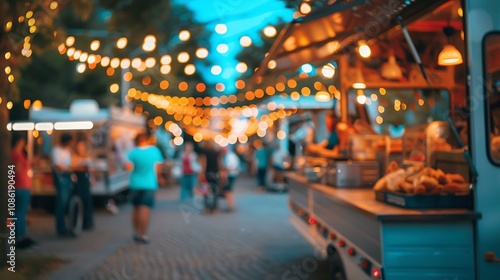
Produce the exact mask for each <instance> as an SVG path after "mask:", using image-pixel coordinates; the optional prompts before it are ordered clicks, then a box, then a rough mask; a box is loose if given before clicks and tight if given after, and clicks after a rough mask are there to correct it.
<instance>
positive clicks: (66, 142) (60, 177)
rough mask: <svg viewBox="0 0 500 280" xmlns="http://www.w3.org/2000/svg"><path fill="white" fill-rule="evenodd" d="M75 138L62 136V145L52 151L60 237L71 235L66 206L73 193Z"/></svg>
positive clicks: (57, 223) (57, 228) (57, 225)
mask: <svg viewBox="0 0 500 280" xmlns="http://www.w3.org/2000/svg"><path fill="white" fill-rule="evenodd" d="M72 141H73V137H72V136H71V135H70V134H63V135H61V140H60V145H59V146H56V147H54V148H53V149H52V154H51V161H52V171H53V174H54V185H55V188H56V205H55V212H54V215H55V218H56V231H57V234H58V235H60V236H68V235H70V233H69V231H68V228H67V226H66V220H65V214H66V206H67V205H68V202H69V199H70V197H71V192H72V183H71V171H72V169H71V148H70V147H71V143H72Z"/></svg>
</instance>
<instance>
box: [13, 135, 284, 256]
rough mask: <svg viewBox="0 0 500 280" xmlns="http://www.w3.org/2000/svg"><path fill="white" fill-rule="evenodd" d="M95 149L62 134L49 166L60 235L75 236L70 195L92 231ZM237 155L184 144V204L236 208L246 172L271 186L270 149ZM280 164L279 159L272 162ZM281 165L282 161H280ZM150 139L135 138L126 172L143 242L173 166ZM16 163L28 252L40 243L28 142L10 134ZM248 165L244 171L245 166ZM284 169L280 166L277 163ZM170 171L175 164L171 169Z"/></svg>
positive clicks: (137, 235)
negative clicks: (34, 229) (32, 213)
mask: <svg viewBox="0 0 500 280" xmlns="http://www.w3.org/2000/svg"><path fill="white" fill-rule="evenodd" d="M91 149H92V146H91V145H90V144H89V142H87V141H83V140H79V141H75V139H74V137H73V136H72V135H71V134H69V133H64V134H62V135H60V137H58V139H57V144H56V145H55V146H54V147H52V149H51V154H50V162H51V168H52V174H53V185H54V188H55V205H54V216H55V230H56V233H57V234H58V235H59V236H61V237H73V236H75V232H73V231H72V229H71V226H72V225H69V224H67V223H68V219H67V213H68V204H69V201H70V199H71V198H72V196H77V197H79V198H80V199H81V202H82V205H83V221H82V229H83V230H92V229H93V228H94V218H93V216H94V206H93V196H92V191H91V186H92V184H93V183H92V182H93V175H92V172H93V168H94V166H93V165H94V163H93V157H92V155H91ZM246 152H247V154H242V153H241V151H240V152H239V153H236V152H235V150H234V147H231V146H227V147H220V146H219V145H217V144H216V143H215V142H214V141H213V140H208V141H204V142H202V143H200V144H199V145H194V143H193V142H188V141H187V142H185V143H184V145H183V148H182V151H180V153H179V154H178V156H177V157H176V160H177V161H178V164H179V165H180V166H181V169H182V176H181V178H180V180H179V185H180V195H179V202H180V203H192V202H193V199H194V198H195V197H197V196H198V197H201V198H202V201H203V209H200V210H202V212H203V213H206V214H214V213H216V212H218V211H221V212H233V211H235V210H236V206H235V198H234V194H233V188H234V185H235V182H236V180H237V178H238V176H239V175H240V173H241V172H242V171H243V169H244V168H246V167H249V168H248V169H249V171H250V172H253V173H256V174H257V182H256V183H257V184H256V185H257V186H258V188H259V190H261V191H265V190H266V189H267V188H268V185H269V184H268V182H269V180H268V174H269V173H268V170H269V169H270V168H271V166H272V162H273V157H272V152H271V150H270V149H269V146H266V145H264V144H262V143H261V142H257V143H255V145H253V147H252V149H250V150H246ZM274 161H276V159H275V160H274ZM278 161H281V160H278ZM167 162H171V161H167V159H166V158H165V157H164V155H163V154H162V152H161V150H160V149H159V148H158V147H157V146H156V145H155V141H154V140H153V139H151V136H149V135H147V134H145V133H140V134H138V135H137V136H136V138H135V147H134V148H133V149H132V150H130V151H129V152H128V156H127V159H126V165H125V168H126V170H127V171H129V172H130V180H129V190H130V191H129V194H128V198H129V201H130V203H131V204H132V206H133V209H132V213H131V216H132V217H131V220H132V228H133V239H134V240H135V241H136V242H137V243H140V244H148V243H149V238H148V236H147V229H148V224H149V221H150V215H151V209H153V208H154V206H155V196H156V190H157V189H158V188H159V186H161V185H165V184H166V181H165V180H164V178H163V177H162V176H163V174H164V172H162V169H163V168H165V166H168V165H169V164H168V163H167ZM12 163H13V164H14V165H15V166H16V167H15V168H16V176H17V180H16V198H17V212H16V218H17V230H16V238H17V246H18V248H20V249H22V248H29V247H31V246H34V245H35V244H36V242H35V241H33V240H32V239H31V238H29V237H28V235H27V230H26V214H27V212H28V209H29V205H30V196H31V194H30V189H31V186H32V171H31V163H30V162H29V160H28V158H27V154H26V139H25V137H24V136H23V135H21V134H13V136H12ZM245 166H246V167H245ZM276 166H281V165H276ZM170 167H171V166H170ZM221 198H223V199H224V200H225V201H226V205H227V207H225V208H223V209H220V207H219V204H220V203H219V199H221Z"/></svg>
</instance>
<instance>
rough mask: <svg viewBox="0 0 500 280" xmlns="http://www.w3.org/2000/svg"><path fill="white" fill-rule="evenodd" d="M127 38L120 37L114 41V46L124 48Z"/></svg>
mask: <svg viewBox="0 0 500 280" xmlns="http://www.w3.org/2000/svg"><path fill="white" fill-rule="evenodd" d="M127 43H128V40H127V38H125V37H122V38H120V39H118V40H117V41H116V47H117V48H119V49H124V48H125V47H126V46H127Z"/></svg>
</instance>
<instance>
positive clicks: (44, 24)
mask: <svg viewBox="0 0 500 280" xmlns="http://www.w3.org/2000/svg"><path fill="white" fill-rule="evenodd" d="M73 2H74V3H73V5H74V6H75V7H77V8H78V9H77V11H78V14H79V15H84V14H85V13H86V12H88V9H85V7H87V8H90V9H91V8H92V3H93V1H92V0H75V1H73ZM67 4H69V3H68V1H67V0H63V1H60V2H56V1H52V2H49V1H16V0H2V1H0V55H1V56H0V68H1V69H2V71H1V72H0V73H1V74H0V100H1V102H0V163H1V166H0V172H1V175H0V178H1V182H0V201H1V202H0V204H1V205H3V206H4V207H2V209H0V224H1V226H0V248H1V255H0V263H1V264H0V266H4V265H6V263H7V262H6V257H7V256H6V255H7V254H6V251H7V248H8V244H7V227H6V226H5V225H6V222H5V221H6V220H7V217H8V215H7V214H8V213H7V207H5V205H6V202H7V196H8V193H7V190H8V184H7V183H8V177H7V174H8V167H7V166H8V163H9V162H10V133H9V132H8V131H7V123H8V122H9V112H8V109H7V104H8V101H10V100H16V99H17V98H18V97H19V89H18V87H17V85H16V82H17V81H18V80H19V77H20V72H21V71H20V67H22V66H24V65H26V64H27V63H28V62H29V60H30V57H31V56H32V54H33V52H35V51H36V52H40V53H41V52H44V51H46V50H47V49H48V48H50V47H51V46H52V44H53V43H57V42H59V41H60V40H61V37H60V34H61V33H59V32H58V30H57V25H56V24H55V21H54V19H55V17H56V16H57V14H58V11H59V10H61V9H64V8H65V6H66V5H67ZM35 42H36V43H35ZM32 46H36V47H32Z"/></svg>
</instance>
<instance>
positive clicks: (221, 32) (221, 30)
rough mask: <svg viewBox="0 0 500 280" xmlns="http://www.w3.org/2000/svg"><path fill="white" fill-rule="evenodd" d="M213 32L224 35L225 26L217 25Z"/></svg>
mask: <svg viewBox="0 0 500 280" xmlns="http://www.w3.org/2000/svg"><path fill="white" fill-rule="evenodd" d="M215 32H217V33H218V34H220V35H224V34H226V32H227V26H226V25H225V24H223V23H219V24H217V25H216V26H215Z"/></svg>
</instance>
